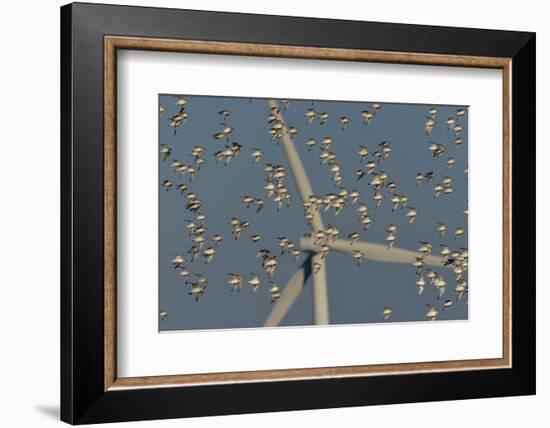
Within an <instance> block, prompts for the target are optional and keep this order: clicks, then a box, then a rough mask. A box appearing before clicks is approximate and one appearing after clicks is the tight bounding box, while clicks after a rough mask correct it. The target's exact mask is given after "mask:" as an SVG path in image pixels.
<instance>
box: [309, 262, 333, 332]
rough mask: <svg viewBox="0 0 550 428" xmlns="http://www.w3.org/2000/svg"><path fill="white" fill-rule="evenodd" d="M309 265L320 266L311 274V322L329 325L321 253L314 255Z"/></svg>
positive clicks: (325, 278) (323, 265)
mask: <svg viewBox="0 0 550 428" xmlns="http://www.w3.org/2000/svg"><path fill="white" fill-rule="evenodd" d="M311 263H312V264H313V263H319V265H320V266H321V267H320V269H319V271H318V272H317V273H314V274H313V321H314V322H315V324H317V325H324V324H329V323H330V322H329V314H328V295H327V269H326V266H327V265H326V260H325V259H323V258H322V256H321V253H315V254H313V256H312V257H311Z"/></svg>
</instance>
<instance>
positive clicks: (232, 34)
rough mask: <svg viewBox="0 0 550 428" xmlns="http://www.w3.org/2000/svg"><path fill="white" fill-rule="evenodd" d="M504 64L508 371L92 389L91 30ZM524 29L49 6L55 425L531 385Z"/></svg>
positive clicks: (97, 45) (531, 111)
mask: <svg viewBox="0 0 550 428" xmlns="http://www.w3.org/2000/svg"><path fill="white" fill-rule="evenodd" d="M105 35H117V36H138V37H151V38H166V39H187V40H209V41H227V42H243V43H263V44H271V45H293V46H315V47H330V48H350V49H368V50H374V51H395V52H411V53H426V54H446V55H468V56H490V57H505V58H511V59H512V89H511V100H512V104H511V105H512V126H511V129H512V207H513V208H512V242H513V247H512V266H513V269H512V317H511V318H512V348H511V349H512V367H511V368H506V369H494V370H466V371H452V372H437V373H436V372H433V373H418V374H399V375H392V376H367V377H346V378H327V379H307V380H293V381H269V382H254V383H234V384H219V385H202V386H186V387H164V388H143V389H128V390H115V391H110V390H107V391H105V390H104V316H103V315H104V314H103V311H104V295H103V281H104V257H103V250H104V242H103V239H104V238H103V236H104V233H103V232H104V223H103V219H104V205H103V204H104V182H103V177H104V175H103V168H104V151H103V137H104V129H103V120H104V116H103V113H104V104H103V103H104V98H103V88H104V86H103V85H104V81H103V79H104V64H103V61H104V36H105ZM535 43H536V41H535V34H534V33H528V32H512V31H495V30H482V29H467V28H448V27H436V26H420V25H408V24H390V23H375V22H357V21H343V20H327V19H311V18H296V17H285V16H267V15H251V14H236V13H221V12H206V11H191V10H178V9H160V8H145V7H128V6H113V5H100V4H85V3H73V4H69V5H66V6H63V7H62V8H61V420H63V421H65V422H68V423H71V424H86V423H100V422H116V421H135V420H145V419H165V418H179V417H191V416H203V415H224V414H238V413H258V412H272V411H283V410H300V409H316V408H329V407H346V406H365V405H374V404H393V403H405V402H419V401H440V400H459V399H470V398H482V397H500V396H513V395H530V394H534V393H535V363H536V361H535V345H536V344H535V336H536V335H535V328H536V327H535V315H536V313H535V283H536V282H535V130H536V128H535V116H536V115H535V98H536V90H535Z"/></svg>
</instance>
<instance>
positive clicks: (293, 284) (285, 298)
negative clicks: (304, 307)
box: [264, 255, 312, 327]
mask: <svg viewBox="0 0 550 428" xmlns="http://www.w3.org/2000/svg"><path fill="white" fill-rule="evenodd" d="M311 259H312V256H311V255H309V256H308V257H307V259H306V260H305V261H304V263H303V264H302V266H300V268H299V269H298V270H297V271H296V272H295V273H294V275H292V277H291V278H290V280H289V281H288V283H287V285H286V287H285V289H284V290H283V292H282V293H281V297H280V298H279V300H277V302H276V303H275V305H274V306H273V309H272V310H271V313H270V314H269V316H268V317H267V320H266V321H265V323H264V327H276V326H278V325H279V324H280V323H281V321H282V320H283V318H284V317H285V315H286V314H287V312H288V311H289V310H290V308H291V307H292V305H293V304H294V302H295V301H296V299H297V298H298V296H299V295H300V293H301V292H302V289H303V288H304V285H305V283H306V281H307V279H308V278H309V276H310V275H311Z"/></svg>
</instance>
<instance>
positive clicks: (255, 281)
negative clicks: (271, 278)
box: [248, 273, 262, 293]
mask: <svg viewBox="0 0 550 428" xmlns="http://www.w3.org/2000/svg"><path fill="white" fill-rule="evenodd" d="M251 275H252V278H251V279H250V280H249V281H248V284H250V285H251V286H252V292H253V293H255V292H256V291H257V290H258V287H259V286H260V285H261V284H262V281H261V280H260V277H259V276H258V275H256V274H254V273H251Z"/></svg>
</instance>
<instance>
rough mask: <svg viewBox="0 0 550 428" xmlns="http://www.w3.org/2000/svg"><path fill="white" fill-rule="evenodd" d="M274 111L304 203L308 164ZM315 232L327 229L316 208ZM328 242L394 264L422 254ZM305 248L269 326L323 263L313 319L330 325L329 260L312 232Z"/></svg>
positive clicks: (432, 261)
mask: <svg viewBox="0 0 550 428" xmlns="http://www.w3.org/2000/svg"><path fill="white" fill-rule="evenodd" d="M267 104H268V106H269V108H270V109H271V111H272V114H274V115H275V117H277V119H278V120H279V122H280V123H281V125H282V127H283V128H282V132H281V137H280V140H279V141H280V144H281V145H282V146H283V150H284V152H285V155H286V157H287V160H288V163H289V166H290V171H291V174H292V176H293V177H294V182H295V183H296V187H297V189H298V193H299V195H300V199H301V200H302V202H304V201H307V200H308V199H309V197H310V196H313V195H315V193H314V192H313V189H312V187H311V183H310V182H309V179H308V176H307V174H306V171H305V168H304V165H303V164H302V161H301V159H300V155H299V154H298V151H297V150H296V147H295V146H294V143H293V142H292V140H291V139H290V136H289V134H288V131H287V126H286V123H285V121H284V118H283V116H282V113H281V110H280V108H279V106H278V105H277V102H276V101H274V100H268V102H267ZM311 225H312V226H313V229H314V231H316V232H317V231H324V230H325V227H324V225H323V220H322V219H321V215H320V214H319V212H318V210H313V219H312V221H311ZM327 245H328V246H329V248H330V250H331V251H338V252H342V253H347V254H351V253H352V251H353V250H358V251H361V253H362V254H363V255H364V257H365V258H366V259H371V260H377V261H384V262H393V263H408V264H412V263H413V262H414V261H415V260H416V258H417V257H418V253H416V252H414V251H410V250H404V249H401V248H392V249H391V250H390V251H388V249H387V248H386V246H385V245H381V244H375V243H371V242H360V241H356V242H355V243H354V244H353V246H351V245H350V241H349V240H344V239H336V240H335V241H332V240H328V242H327ZM300 246H301V248H302V251H307V252H309V255H308V257H307V258H306V260H305V261H304V263H303V264H302V266H301V267H300V268H299V269H298V270H297V271H296V272H295V273H294V275H292V277H291V278H290V280H289V281H288V283H287V284H286V287H285V288H284V290H283V293H282V295H281V297H280V298H279V300H277V302H276V303H275V305H274V307H273V309H272V310H271V313H270V314H269V316H268V317H267V320H266V321H265V323H264V326H265V327H275V326H277V325H279V324H280V323H281V321H282V320H283V318H284V317H285V315H286V314H287V313H288V311H289V310H290V308H291V307H292V305H293V304H294V302H295V301H296V299H297V298H298V296H299V295H300V293H301V292H302V290H303V288H304V286H305V284H306V282H307V280H308V279H309V277H310V276H311V274H312V271H313V266H314V264H316V266H320V269H319V271H318V272H317V273H314V274H313V281H312V282H313V321H314V323H315V324H317V325H323V324H330V320H329V311H328V295H327V276H326V261H325V259H324V258H323V257H321V253H320V251H319V246H318V245H316V244H315V243H314V239H313V237H312V236H311V235H310V234H306V235H303V236H302V238H301V239H300ZM423 262H424V265H427V266H439V267H441V266H443V261H442V259H441V257H437V256H425V257H424V258H423Z"/></svg>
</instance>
